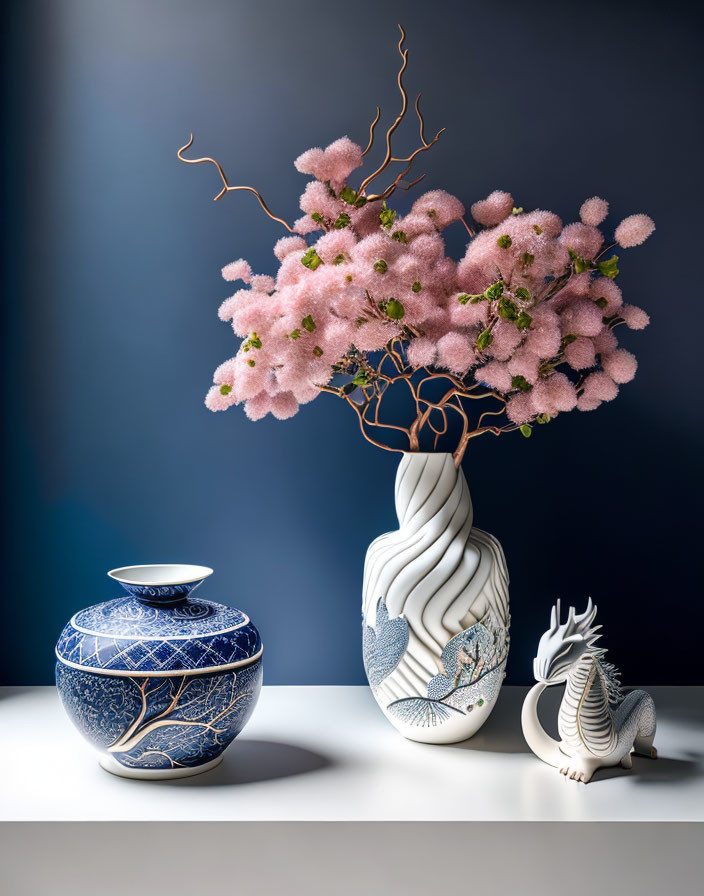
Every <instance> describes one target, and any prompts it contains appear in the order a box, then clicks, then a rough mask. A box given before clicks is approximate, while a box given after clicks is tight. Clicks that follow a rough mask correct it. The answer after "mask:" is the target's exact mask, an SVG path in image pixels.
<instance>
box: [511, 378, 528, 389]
mask: <svg viewBox="0 0 704 896" xmlns="http://www.w3.org/2000/svg"><path fill="white" fill-rule="evenodd" d="M511 388H512V389H518V390H520V391H521V392H530V390H531V389H532V388H533V387H532V386H531V384H530V383H529V382H528V380H527V379H526V378H525V377H524V376H512V377H511Z"/></svg>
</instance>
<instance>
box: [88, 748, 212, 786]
mask: <svg viewBox="0 0 704 896" xmlns="http://www.w3.org/2000/svg"><path fill="white" fill-rule="evenodd" d="M222 759H223V754H222V753H221V754H220V755H219V756H216V757H215V759H211V760H210V762H204V763H203V764H202V765H193V766H190V767H188V768H128V767H127V766H126V765H122V764H121V763H119V762H118V761H117V760H116V759H114V758H113V757H112V756H103V757H101V759H100V767H101V768H104V769H105V771H106V772H110V774H111V775H117V776H118V777H120V778H137V779H140V780H142V781H166V780H169V779H171V778H190V777H191V776H192V775H202V774H203V772H208V771H210V769H211V768H215V767H216V766H218V765H220V763H221V762H222Z"/></svg>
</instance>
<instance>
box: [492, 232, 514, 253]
mask: <svg viewBox="0 0 704 896" xmlns="http://www.w3.org/2000/svg"><path fill="white" fill-rule="evenodd" d="M512 242H513V240H512V239H511V237H510V236H509V235H508V234H507V233H504V234H503V235H502V236H500V237H499V238H498V240H497V241H496V245H497V246H498V247H499V249H508V248H509V246H510V245H511V243H512Z"/></svg>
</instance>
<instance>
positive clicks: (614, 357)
mask: <svg viewBox="0 0 704 896" xmlns="http://www.w3.org/2000/svg"><path fill="white" fill-rule="evenodd" d="M601 366H602V367H603V368H604V372H605V373H608V375H609V376H610V377H611V379H612V380H613V381H614V382H615V383H630V381H631V380H632V379H633V377H634V376H635V375H636V370H637V369H638V361H636V356H635V355H633V354H632V353H631V352H628V351H626V349H625V348H617V349H616V351H614V352H611V353H610V354H608V355H603V356H602V358H601Z"/></svg>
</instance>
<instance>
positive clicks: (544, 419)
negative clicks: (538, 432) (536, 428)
mask: <svg viewBox="0 0 704 896" xmlns="http://www.w3.org/2000/svg"><path fill="white" fill-rule="evenodd" d="M551 420H552V417H551V416H550V414H538V416H537V417H536V418H535V422H536V423H549V422H550V421H551Z"/></svg>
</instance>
